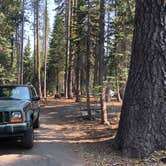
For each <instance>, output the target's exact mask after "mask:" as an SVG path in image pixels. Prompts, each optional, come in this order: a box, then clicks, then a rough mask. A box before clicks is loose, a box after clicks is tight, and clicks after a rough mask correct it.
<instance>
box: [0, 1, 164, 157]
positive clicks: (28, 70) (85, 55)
mask: <svg viewBox="0 0 166 166" xmlns="http://www.w3.org/2000/svg"><path fill="white" fill-rule="evenodd" d="M48 3H49V0H13V1H11V0H5V1H4V0H0V83H1V84H26V83H28V82H30V83H32V84H33V85H34V86H35V87H36V88H37V90H38V94H39V96H40V97H41V98H42V99H43V100H45V101H46V100H47V96H55V97H57V98H59V97H65V98H68V99H72V98H75V101H76V102H79V103H80V102H82V100H85V102H84V103H85V107H86V108H85V110H86V111H87V114H88V119H90V120H91V119H93V115H92V110H93V108H92V107H93V106H92V102H91V100H94V98H97V99H98V104H99V108H100V111H101V122H102V123H103V124H109V122H108V119H107V106H106V105H107V104H106V102H108V101H110V100H111V98H112V96H113V97H114V98H116V100H118V101H120V102H121V101H122V100H123V106H122V114H121V118H120V124H119V130H118V134H117V136H116V138H115V147H116V148H118V149H121V150H122V152H123V154H125V155H127V156H132V157H145V156H148V155H149V154H151V153H152V152H153V151H155V150H163V149H166V141H165V140H166V135H165V133H166V131H165V130H166V123H165V119H166V118H165V108H166V104H165V80H166V74H165V73H166V65H165V56H166V51H165V50H166V49H165V48H166V41H165V31H166V4H165V1H164V0H146V1H141V0H136V1H135V0H125V1H124V0H55V4H56V5H55V11H54V12H55V19H54V25H53V29H52V30H50V23H49V17H50V16H49V14H48V13H49V8H48ZM134 18H135V19H134ZM27 24H28V27H29V29H31V30H32V32H33V38H32V36H28V35H27V34H28V33H27V31H28V30H27ZM133 34H134V37H133ZM132 41H133V43H132ZM130 60H131V63H130ZM130 64H131V65H130ZM129 68H130V69H129ZM128 71H129V72H128ZM128 73H129V76H128ZM127 78H128V82H127ZM126 82H127V85H126ZM125 88H126V90H125ZM124 92H125V93H124ZM112 93H113V95H112Z"/></svg>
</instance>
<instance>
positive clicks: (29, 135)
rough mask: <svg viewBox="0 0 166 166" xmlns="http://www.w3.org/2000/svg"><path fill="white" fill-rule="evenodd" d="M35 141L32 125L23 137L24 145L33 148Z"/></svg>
mask: <svg viewBox="0 0 166 166" xmlns="http://www.w3.org/2000/svg"><path fill="white" fill-rule="evenodd" d="M33 143H34V133H33V127H32V126H31V127H30V128H29V129H28V130H27V131H26V132H25V134H24V136H23V138H22V146H23V147H24V148H26V149H31V148H32V147H33Z"/></svg>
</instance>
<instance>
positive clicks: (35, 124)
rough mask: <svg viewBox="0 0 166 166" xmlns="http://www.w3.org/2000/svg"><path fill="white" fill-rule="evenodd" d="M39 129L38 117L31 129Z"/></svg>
mask: <svg viewBox="0 0 166 166" xmlns="http://www.w3.org/2000/svg"><path fill="white" fill-rule="evenodd" d="M39 127H40V121H39V117H38V118H37V119H36V120H35V122H34V124H33V128H34V129H38V128H39Z"/></svg>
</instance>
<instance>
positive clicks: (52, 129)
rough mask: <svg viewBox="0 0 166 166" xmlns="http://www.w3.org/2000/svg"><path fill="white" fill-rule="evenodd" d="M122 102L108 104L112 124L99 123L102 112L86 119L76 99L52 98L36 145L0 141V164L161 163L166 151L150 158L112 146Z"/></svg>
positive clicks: (83, 165) (43, 112)
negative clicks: (128, 154) (131, 155)
mask: <svg viewBox="0 0 166 166" xmlns="http://www.w3.org/2000/svg"><path fill="white" fill-rule="evenodd" d="M120 108H121V103H118V102H115V101H114V102H110V104H109V105H108V110H109V114H108V117H109V121H110V124H111V125H110V126H105V125H102V124H100V119H99V115H100V113H99V112H98V113H95V115H94V116H95V119H94V120H92V121H89V120H87V119H86V118H85V117H84V116H82V112H81V111H80V107H79V104H76V103H75V102H74V100H65V99H61V100H59V99H58V100H55V99H49V101H48V105H47V106H45V107H44V106H43V107H42V109H41V127H40V129H38V130H35V145H34V147H33V149H31V150H28V151H26V150H24V149H21V148H20V147H17V146H16V145H14V144H12V143H11V142H6V143H0V161H1V162H0V166H4V165H7V166H22V165H24V166H46V165H47V166H160V165H164V164H163V163H162V162H160V159H161V158H163V157H165V156H166V153H165V152H160V153H157V152H156V153H155V154H153V155H152V156H151V157H149V158H148V159H144V160H136V159H128V158H124V157H122V156H121V154H120V153H119V152H116V151H114V150H113V149H112V146H111V144H112V140H113V138H114V136H115V134H116V132H117V128H118V121H119V115H120Z"/></svg>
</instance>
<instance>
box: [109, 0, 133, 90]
mask: <svg viewBox="0 0 166 166" xmlns="http://www.w3.org/2000/svg"><path fill="white" fill-rule="evenodd" d="M129 5H130V6H129ZM110 9H111V10H113V11H114V12H115V16H114V18H113V19H112V21H111V22H110V24H111V25H110V27H111V31H112V32H113V38H112V40H110V41H109V47H110V48H111V52H110V55H109V61H108V63H107V75H108V76H109V80H110V81H111V83H112V87H113V88H115V89H114V90H116V91H117V90H118V88H117V82H118V84H119V88H120V91H124V88H125V85H126V81H127V77H128V68H129V62H130V55H131V43H132V36H133V25H134V20H133V18H134V10H135V0H129V4H128V3H127V1H122V0H118V1H117V4H116V6H115V4H112V6H111V8H110ZM110 78H111V79H110Z"/></svg>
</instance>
